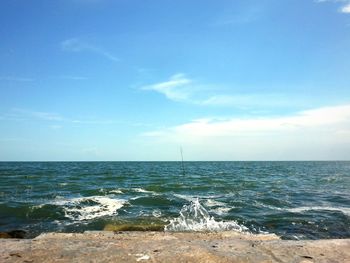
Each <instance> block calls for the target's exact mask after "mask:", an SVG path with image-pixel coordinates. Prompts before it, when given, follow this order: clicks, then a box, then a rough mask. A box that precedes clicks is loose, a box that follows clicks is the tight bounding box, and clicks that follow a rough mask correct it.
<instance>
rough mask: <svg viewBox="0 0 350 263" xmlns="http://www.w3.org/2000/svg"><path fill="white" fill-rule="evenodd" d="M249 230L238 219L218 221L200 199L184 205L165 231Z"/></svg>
mask: <svg viewBox="0 0 350 263" xmlns="http://www.w3.org/2000/svg"><path fill="white" fill-rule="evenodd" d="M228 230H234V231H239V232H243V231H247V230H248V229H247V228H246V227H245V226H241V225H239V224H238V223H237V222H236V221H229V222H223V221H216V220H215V219H214V217H212V216H210V215H209V213H208V211H207V210H206V209H205V208H204V207H203V206H202V205H201V204H200V202H199V200H198V199H196V200H194V201H192V202H191V203H190V204H189V205H184V206H183V207H182V209H181V211H180V216H179V217H177V218H175V219H172V220H170V223H169V224H168V225H166V226H165V231H173V232H183V231H198V232H210V231H228Z"/></svg>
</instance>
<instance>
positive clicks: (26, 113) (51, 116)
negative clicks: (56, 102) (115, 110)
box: [0, 108, 119, 129]
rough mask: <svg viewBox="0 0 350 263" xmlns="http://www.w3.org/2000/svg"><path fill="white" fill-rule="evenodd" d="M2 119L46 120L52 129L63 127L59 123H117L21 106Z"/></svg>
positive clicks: (4, 115) (2, 116)
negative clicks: (67, 115)
mask: <svg viewBox="0 0 350 263" xmlns="http://www.w3.org/2000/svg"><path fill="white" fill-rule="evenodd" d="M0 119H2V120H9V121H32V120H37V121H47V122H50V123H53V124H51V125H50V126H49V127H50V128H52V129H58V128H61V127H63V126H62V125H61V123H70V124H86V125H90V124H91V125H93V124H95V125H109V124H116V123H119V122H117V121H114V120H105V119H77V118H69V117H65V116H63V115H61V114H58V113H54V112H44V111H33V110H28V109H22V108H13V109H11V111H10V112H8V113H6V114H3V115H1V116H0Z"/></svg>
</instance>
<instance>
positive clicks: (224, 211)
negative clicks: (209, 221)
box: [210, 207, 232, 216]
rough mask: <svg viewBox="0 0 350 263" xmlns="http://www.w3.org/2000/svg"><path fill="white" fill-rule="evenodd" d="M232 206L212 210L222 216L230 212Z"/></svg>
mask: <svg viewBox="0 0 350 263" xmlns="http://www.w3.org/2000/svg"><path fill="white" fill-rule="evenodd" d="M231 209H232V208H231V207H217V208H215V209H211V210H210V211H211V212H214V213H215V214H217V215H219V216H222V215H225V214H227V213H228V212H230V210H231Z"/></svg>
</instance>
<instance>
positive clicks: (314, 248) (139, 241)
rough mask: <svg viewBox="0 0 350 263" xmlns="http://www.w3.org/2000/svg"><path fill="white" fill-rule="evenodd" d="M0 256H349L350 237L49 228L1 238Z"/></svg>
mask: <svg viewBox="0 0 350 263" xmlns="http://www.w3.org/2000/svg"><path fill="white" fill-rule="evenodd" d="M0 262H177V263H180V262H215V263H217V262H304V263H306V262H350V239H324V240H302V241H292V240H280V239H279V238H278V237H277V236H275V235H252V234H241V233H237V232H232V231H228V232H218V233H193V232H192V233H171V232H112V231H88V232H85V233H47V234H42V235H40V236H38V237H36V238H34V239H0Z"/></svg>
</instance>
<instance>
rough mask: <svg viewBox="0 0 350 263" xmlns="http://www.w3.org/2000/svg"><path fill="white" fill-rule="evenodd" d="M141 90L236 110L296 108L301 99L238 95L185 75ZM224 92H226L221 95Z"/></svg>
mask: <svg viewBox="0 0 350 263" xmlns="http://www.w3.org/2000/svg"><path fill="white" fill-rule="evenodd" d="M141 90H149V91H155V92H158V93H160V94H162V95H164V96H165V97H166V98H167V99H169V100H172V101H175V102H186V103H191V104H193V105H198V106H212V107H214V106H220V107H233V108H239V109H248V108H257V107H269V108H271V107H288V106H289V105H298V104H300V103H302V100H300V99H297V98H291V97H287V96H285V95H282V94H269V93H262V94H259V93H255V94H247V93H245V94H244V93H238V92H234V89H229V88H227V87H226V88H222V87H220V85H216V84H203V83H199V82H198V81H196V80H194V79H191V78H189V77H187V76H186V75H185V74H183V73H181V74H175V75H172V76H171V77H170V78H169V79H168V80H166V81H162V82H158V83H154V84H151V85H147V86H143V87H141ZM223 91H225V92H226V93H223Z"/></svg>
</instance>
